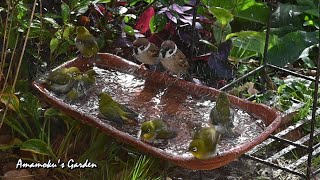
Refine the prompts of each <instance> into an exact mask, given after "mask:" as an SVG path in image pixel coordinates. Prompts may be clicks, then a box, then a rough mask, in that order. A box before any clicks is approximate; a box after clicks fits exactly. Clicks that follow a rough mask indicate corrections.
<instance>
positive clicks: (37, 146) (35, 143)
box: [20, 139, 53, 155]
mask: <svg viewBox="0 0 320 180" xmlns="http://www.w3.org/2000/svg"><path fill="white" fill-rule="evenodd" d="M20 149H21V150H23V151H29V152H32V153H36V154H42V155H53V153H52V149H51V147H50V146H49V145H48V144H47V143H46V142H44V141H42V140H40V139H29V140H27V141H25V142H23V143H22V144H21V145H20Z"/></svg>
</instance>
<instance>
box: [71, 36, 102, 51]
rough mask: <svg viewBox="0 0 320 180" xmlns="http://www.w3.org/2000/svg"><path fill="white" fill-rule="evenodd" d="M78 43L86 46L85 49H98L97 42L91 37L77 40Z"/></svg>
mask: <svg viewBox="0 0 320 180" xmlns="http://www.w3.org/2000/svg"><path fill="white" fill-rule="evenodd" d="M76 43H79V44H84V45H85V47H92V48H98V44H97V41H96V40H95V38H94V37H93V36H91V35H87V36H84V37H83V38H77V39H76Z"/></svg>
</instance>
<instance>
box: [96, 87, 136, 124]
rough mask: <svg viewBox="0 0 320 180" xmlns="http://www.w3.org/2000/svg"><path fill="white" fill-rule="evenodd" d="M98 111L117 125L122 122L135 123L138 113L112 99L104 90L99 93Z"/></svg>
mask: <svg viewBox="0 0 320 180" xmlns="http://www.w3.org/2000/svg"><path fill="white" fill-rule="evenodd" d="M99 111H100V113H101V114H102V115H103V117H104V118H107V119H109V120H110V121H113V122H115V123H117V124H119V125H122V124H123V123H128V124H137V120H136V118H137V116H138V114H137V113H135V112H134V111H132V110H131V109H129V108H127V107H125V106H124V105H121V104H119V103H118V102H116V101H114V100H113V99H112V97H111V96H110V95H109V94H108V93H106V92H102V93H101V94H100V95H99Z"/></svg>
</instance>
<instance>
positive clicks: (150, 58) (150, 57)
mask: <svg viewBox="0 0 320 180" xmlns="http://www.w3.org/2000/svg"><path fill="white" fill-rule="evenodd" d="M133 48H134V49H133V50H134V52H133V57H134V58H136V59H137V60H138V61H140V62H141V63H143V64H148V65H156V64H158V63H159V58H158V56H159V48H158V47H157V46H156V45H154V44H153V43H151V42H149V41H148V39H146V38H143V37H141V38H138V39H136V40H135V41H133Z"/></svg>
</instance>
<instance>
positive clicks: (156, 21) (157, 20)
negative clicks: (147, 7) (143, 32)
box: [149, 14, 167, 33]
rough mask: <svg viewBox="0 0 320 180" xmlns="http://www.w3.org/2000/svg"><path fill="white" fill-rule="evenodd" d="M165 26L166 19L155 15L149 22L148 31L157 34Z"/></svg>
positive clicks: (160, 15)
mask: <svg viewBox="0 0 320 180" xmlns="http://www.w3.org/2000/svg"><path fill="white" fill-rule="evenodd" d="M166 24H167V18H166V17H165V16H164V15H163V14H156V15H154V16H153V17H152V18H151V20H150V24H149V26H150V30H151V33H157V32H160V31H162V29H163V28H164V27H165V25H166Z"/></svg>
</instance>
